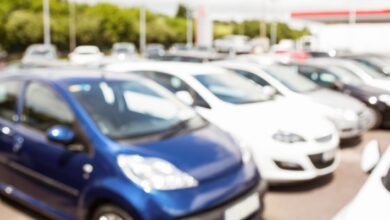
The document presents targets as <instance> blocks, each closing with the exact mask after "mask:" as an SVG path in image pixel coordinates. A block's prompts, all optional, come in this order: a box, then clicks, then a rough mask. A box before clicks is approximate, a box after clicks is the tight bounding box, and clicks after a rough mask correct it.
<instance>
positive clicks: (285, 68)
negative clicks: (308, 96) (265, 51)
mask: <svg viewBox="0 0 390 220" xmlns="http://www.w3.org/2000/svg"><path fill="white" fill-rule="evenodd" d="M299 69H300V68H299V67H298V66H296V65H272V66H269V67H267V68H266V69H265V70H266V71H267V72H268V73H269V74H270V75H271V76H273V77H274V78H275V79H277V80H278V81H279V82H281V83H282V84H283V85H284V86H285V87H287V88H288V89H290V90H292V91H294V92H297V93H306V92H311V91H314V90H317V89H319V88H320V87H319V86H318V85H317V84H315V83H314V82H313V81H311V80H309V79H308V78H306V77H305V76H303V75H302V74H301V73H300V72H299Z"/></svg>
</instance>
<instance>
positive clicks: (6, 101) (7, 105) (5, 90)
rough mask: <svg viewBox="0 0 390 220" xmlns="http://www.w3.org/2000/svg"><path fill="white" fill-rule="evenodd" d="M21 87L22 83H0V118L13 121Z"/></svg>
mask: <svg viewBox="0 0 390 220" xmlns="http://www.w3.org/2000/svg"><path fill="white" fill-rule="evenodd" d="M22 86H23V83H22V82H18V81H7V82H1V83H0V118H2V119H6V120H9V121H15V119H16V115H17V103H18V97H19V94H20V92H21V89H22Z"/></svg>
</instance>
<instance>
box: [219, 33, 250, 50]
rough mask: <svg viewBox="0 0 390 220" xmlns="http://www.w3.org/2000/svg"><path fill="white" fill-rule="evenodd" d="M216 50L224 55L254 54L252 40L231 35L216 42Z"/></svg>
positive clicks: (242, 36)
mask: <svg viewBox="0 0 390 220" xmlns="http://www.w3.org/2000/svg"><path fill="white" fill-rule="evenodd" d="M214 46H215V49H216V50H217V51H218V52H222V53H235V54H246V53H250V52H252V46H251V44H250V39H249V38H248V37H247V36H244V35H229V36H226V37H224V38H221V39H217V40H215V41H214Z"/></svg>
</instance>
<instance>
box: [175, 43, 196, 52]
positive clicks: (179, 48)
mask: <svg viewBox="0 0 390 220" xmlns="http://www.w3.org/2000/svg"><path fill="white" fill-rule="evenodd" d="M191 49H192V48H191V47H190V46H189V45H188V44H186V43H175V44H173V45H172V46H171V47H170V48H169V52H178V51H188V50H191Z"/></svg>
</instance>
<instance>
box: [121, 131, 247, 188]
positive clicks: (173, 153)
mask: <svg viewBox="0 0 390 220" xmlns="http://www.w3.org/2000/svg"><path fill="white" fill-rule="evenodd" d="M122 149H127V150H125V151H122V152H120V154H126V153H128V154H139V155H141V156H144V157H155V158H159V159H163V160H166V161H168V162H170V163H172V164H174V165H175V166H176V167H177V168H179V169H180V170H182V171H184V172H186V173H188V174H189V175H191V176H193V177H194V178H195V179H197V180H198V181H207V180H210V179H213V178H218V177H220V176H223V175H225V174H226V173H229V172H235V171H237V172H238V170H239V169H240V168H241V167H242V166H243V163H242V159H241V158H242V157H241V152H240V150H239V148H238V146H237V143H236V142H235V140H234V139H232V137H231V136H230V135H228V134H227V133H225V132H223V131H222V130H220V129H218V128H216V127H215V126H213V125H209V126H207V127H205V128H201V129H199V130H196V131H192V132H188V133H186V134H181V135H178V136H176V137H173V138H169V139H164V140H160V141H156V142H151V143H144V144H139V145H135V146H128V147H124V148H122ZM205 171H206V172H205Z"/></svg>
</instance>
